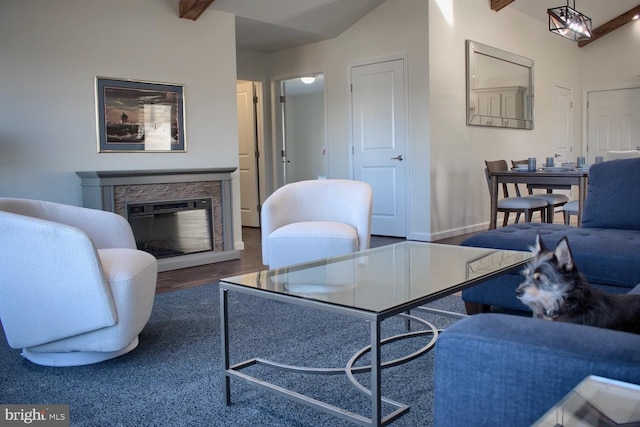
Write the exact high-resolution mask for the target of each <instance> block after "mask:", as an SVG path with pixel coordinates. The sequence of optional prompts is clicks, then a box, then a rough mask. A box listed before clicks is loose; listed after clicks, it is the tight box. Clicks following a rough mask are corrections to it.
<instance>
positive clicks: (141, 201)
mask: <svg viewBox="0 0 640 427" xmlns="http://www.w3.org/2000/svg"><path fill="white" fill-rule="evenodd" d="M234 170H235V168H224V169H222V168H221V169H175V170H174V169H170V170H134V171H93V172H76V174H77V175H78V176H79V177H80V178H81V181H82V198H83V204H84V206H85V207H88V208H94V209H102V210H106V211H110V212H115V213H117V214H120V215H122V216H124V217H125V218H127V220H128V221H129V223H130V224H131V229H132V230H133V234H134V236H135V239H136V244H137V245H138V248H139V249H142V250H145V251H147V252H149V253H151V254H152V255H154V256H155V257H156V258H157V259H158V270H159V271H167V270H175V269H179V268H185V267H193V266H196V265H203V264H210V263H213V262H220V261H228V260H232V259H238V258H240V251H238V250H235V249H234V239H233V228H232V210H231V172H233V171H234Z"/></svg>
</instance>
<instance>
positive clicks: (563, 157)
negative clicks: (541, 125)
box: [551, 86, 576, 163]
mask: <svg viewBox="0 0 640 427" xmlns="http://www.w3.org/2000/svg"><path fill="white" fill-rule="evenodd" d="M551 137H552V140H553V150H554V153H553V154H554V156H555V157H556V163H561V162H563V161H566V162H570V161H575V160H576V159H575V158H574V155H573V91H572V90H571V89H567V88H564V87H560V86H556V87H554V89H553V133H552V135H551Z"/></svg>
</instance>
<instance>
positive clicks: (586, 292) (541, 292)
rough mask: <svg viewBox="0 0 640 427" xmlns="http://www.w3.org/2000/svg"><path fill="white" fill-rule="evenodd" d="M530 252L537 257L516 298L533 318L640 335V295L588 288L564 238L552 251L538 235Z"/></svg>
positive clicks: (518, 289)
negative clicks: (529, 311)
mask: <svg viewBox="0 0 640 427" xmlns="http://www.w3.org/2000/svg"><path fill="white" fill-rule="evenodd" d="M531 249H532V251H533V252H535V254H536V256H535V258H534V259H533V260H532V261H531V262H530V263H529V265H528V266H527V268H525V270H524V271H523V274H524V276H525V281H524V282H523V283H522V284H521V285H520V286H518V288H517V289H516V295H517V297H518V299H520V301H522V302H523V303H524V304H525V305H527V306H528V307H529V308H530V309H531V310H532V311H533V316H534V317H537V318H541V319H548V320H556V321H559V322H570V323H581V324H584V325H591V326H596V327H600V328H608V329H617V330H620V331H626V332H632V333H636V334H640V295H616V294H608V293H605V292H603V291H601V290H599V289H596V288H592V287H591V286H589V283H587V280H586V279H585V278H584V276H583V275H582V274H581V273H580V271H578V268H577V267H576V265H575V263H574V261H573V256H572V254H571V249H569V242H568V240H567V238H566V237H563V238H562V239H561V240H560V242H559V243H558V246H557V247H556V249H555V251H553V252H551V251H549V250H548V249H547V248H546V247H545V246H544V244H543V243H542V240H541V239H540V235H538V236H537V237H536V245H535V246H534V247H532V248H531Z"/></svg>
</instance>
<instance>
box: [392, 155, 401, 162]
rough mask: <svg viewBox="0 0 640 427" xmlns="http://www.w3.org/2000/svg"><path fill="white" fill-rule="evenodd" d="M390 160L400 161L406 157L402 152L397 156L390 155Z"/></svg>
mask: <svg viewBox="0 0 640 427" xmlns="http://www.w3.org/2000/svg"><path fill="white" fill-rule="evenodd" d="M389 160H398V161H400V162H401V161H403V160H404V157H402V154H398V155H397V156H395V157H390V158H389Z"/></svg>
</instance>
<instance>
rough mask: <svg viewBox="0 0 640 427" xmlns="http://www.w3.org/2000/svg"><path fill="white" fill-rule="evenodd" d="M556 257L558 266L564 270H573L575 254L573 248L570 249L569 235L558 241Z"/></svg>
mask: <svg viewBox="0 0 640 427" xmlns="http://www.w3.org/2000/svg"><path fill="white" fill-rule="evenodd" d="M554 254H555V256H556V259H557V260H558V266H559V267H560V268H561V269H562V271H565V272H569V271H571V270H573V265H574V264H573V255H571V249H569V240H568V239H567V237H566V236H565V237H563V238H562V239H560V242H558V246H556V250H555V252H554Z"/></svg>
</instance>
